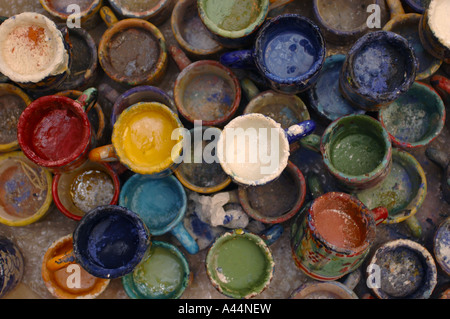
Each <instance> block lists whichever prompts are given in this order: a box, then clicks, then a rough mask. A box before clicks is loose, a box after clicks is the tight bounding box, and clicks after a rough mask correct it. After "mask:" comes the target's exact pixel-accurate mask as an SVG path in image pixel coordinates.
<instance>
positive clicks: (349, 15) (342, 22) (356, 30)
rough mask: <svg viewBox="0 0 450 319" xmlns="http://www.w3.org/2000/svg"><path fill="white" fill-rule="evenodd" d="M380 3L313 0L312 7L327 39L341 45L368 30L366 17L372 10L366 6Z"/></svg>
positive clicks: (373, 1)
mask: <svg viewBox="0 0 450 319" xmlns="http://www.w3.org/2000/svg"><path fill="white" fill-rule="evenodd" d="M380 4H381V1H379V0H364V1H361V0H338V1H331V2H330V1H327V0H314V1H313V5H312V8H313V14H314V17H315V19H316V21H317V22H318V24H319V26H320V27H321V28H320V29H321V30H322V32H323V35H324V37H325V38H326V39H327V41H330V42H332V43H336V44H339V45H342V44H343V43H350V42H353V41H355V40H356V39H358V38H359V37H360V36H361V35H362V34H364V33H366V32H368V31H369V27H368V24H367V19H368V17H369V15H370V14H371V12H372V11H371V10H369V11H368V7H369V6H370V5H376V6H380ZM337 12H339V14H336V13H337Z"/></svg>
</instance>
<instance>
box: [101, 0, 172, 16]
mask: <svg viewBox="0 0 450 319" xmlns="http://www.w3.org/2000/svg"><path fill="white" fill-rule="evenodd" d="M108 1H109V4H110V5H111V7H113V9H114V10H115V11H116V12H118V13H119V14H120V15H122V16H124V17H126V18H138V19H145V20H147V19H149V18H151V17H153V16H156V15H157V14H158V13H159V12H160V11H161V10H163V9H164V6H165V5H167V4H170V2H171V1H172V0H158V3H157V4H156V5H155V6H154V7H152V8H150V9H147V10H144V11H131V10H130V9H127V8H126V7H124V6H121V5H120V4H119V3H117V1H116V0H108Z"/></svg>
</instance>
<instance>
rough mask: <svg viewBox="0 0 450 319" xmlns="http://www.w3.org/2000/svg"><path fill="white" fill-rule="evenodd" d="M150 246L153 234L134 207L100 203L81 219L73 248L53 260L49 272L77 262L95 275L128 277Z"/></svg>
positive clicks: (76, 229) (49, 262)
mask: <svg viewBox="0 0 450 319" xmlns="http://www.w3.org/2000/svg"><path fill="white" fill-rule="evenodd" d="M149 246H150V233H149V231H148V229H147V227H146V226H145V224H144V222H143V221H142V219H141V218H140V217H139V215H137V214H136V213H134V212H132V211H131V210H129V209H127V208H125V207H121V206H117V205H105V206H98V207H96V208H94V209H93V210H91V211H89V212H88V213H87V214H86V215H84V216H83V218H82V219H81V220H80V222H79V224H78V226H77V227H76V228H75V231H74V232H73V249H72V250H69V251H67V252H65V253H63V254H61V255H58V256H55V257H54V258H52V259H50V260H49V261H48V262H47V264H46V266H47V268H48V269H49V271H55V270H58V269H61V268H63V267H65V266H67V265H68V264H71V263H74V262H76V263H77V264H79V265H80V266H81V267H83V269H84V270H86V271H87V272H88V273H89V274H91V275H92V276H94V277H98V278H104V279H113V278H119V277H122V276H125V275H126V274H128V273H130V272H132V271H133V269H134V268H135V267H136V266H137V265H138V264H139V263H140V262H141V260H142V258H143V257H144V255H145V252H146V251H147V249H148V247H149Z"/></svg>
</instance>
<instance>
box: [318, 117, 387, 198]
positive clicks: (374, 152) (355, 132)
mask: <svg viewBox="0 0 450 319" xmlns="http://www.w3.org/2000/svg"><path fill="white" fill-rule="evenodd" d="M320 152H321V154H322V158H323V162H324V164H325V167H326V169H327V170H328V172H329V173H331V175H332V176H333V177H334V178H335V180H336V181H337V182H338V184H339V186H340V187H341V188H343V189H344V190H347V191H348V190H351V191H360V190H363V189H367V188H371V187H374V186H376V185H378V184H379V183H381V182H382V181H383V180H384V179H385V178H386V176H387V175H388V174H389V172H390V169H391V162H392V161H391V159H392V145H391V141H390V139H389V135H388V133H387V131H386V130H385V129H384V127H383V126H382V125H381V123H380V122H379V121H377V120H376V119H374V118H372V117H370V116H368V115H354V114H351V115H346V116H342V117H340V118H338V119H337V120H335V121H333V122H332V123H330V124H329V125H328V127H327V128H326V129H325V131H324V133H323V135H322V137H321V138H320Z"/></svg>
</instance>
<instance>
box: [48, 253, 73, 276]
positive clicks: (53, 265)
mask: <svg viewBox="0 0 450 319" xmlns="http://www.w3.org/2000/svg"><path fill="white" fill-rule="evenodd" d="M74 262H75V255H74V254H73V250H69V251H66V252H65V253H63V254H61V255H58V256H55V257H53V258H52V259H50V260H48V261H47V263H46V266H47V269H48V270H50V271H56V270H58V269H61V268H64V267H66V266H68V265H70V264H73V263H74Z"/></svg>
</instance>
